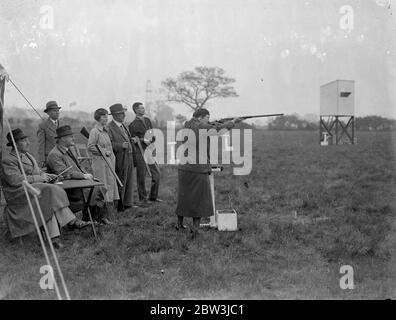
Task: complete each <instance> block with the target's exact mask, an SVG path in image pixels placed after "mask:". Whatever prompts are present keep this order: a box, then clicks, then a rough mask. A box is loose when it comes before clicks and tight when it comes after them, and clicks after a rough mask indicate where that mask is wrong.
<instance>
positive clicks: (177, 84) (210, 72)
mask: <svg viewBox="0 0 396 320" xmlns="http://www.w3.org/2000/svg"><path fill="white" fill-rule="evenodd" d="M234 82H235V79H233V78H229V77H226V76H225V71H224V70H223V69H221V68H218V67H196V68H195V71H185V72H182V73H181V74H180V75H179V76H178V77H177V78H176V79H173V78H168V79H166V80H165V81H163V82H162V86H163V87H164V88H165V89H166V91H167V93H168V101H172V102H178V103H184V104H186V105H187V106H189V107H190V108H191V109H193V110H198V109H201V108H203V107H204V105H205V104H206V103H207V102H208V101H209V100H211V99H215V98H229V97H238V94H237V93H236V91H235V89H234V87H233V86H231V85H230V84H231V83H234Z"/></svg>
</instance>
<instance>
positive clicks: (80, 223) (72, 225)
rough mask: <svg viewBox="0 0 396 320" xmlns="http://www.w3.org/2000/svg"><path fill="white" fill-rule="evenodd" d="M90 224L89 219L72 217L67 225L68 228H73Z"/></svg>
mask: <svg viewBox="0 0 396 320" xmlns="http://www.w3.org/2000/svg"><path fill="white" fill-rule="evenodd" d="M89 225H91V221H82V220H80V219H77V218H76V219H74V220H73V221H72V222H70V223H69V224H68V225H67V226H68V227H69V229H71V230H74V229H83V228H85V227H88V226H89Z"/></svg>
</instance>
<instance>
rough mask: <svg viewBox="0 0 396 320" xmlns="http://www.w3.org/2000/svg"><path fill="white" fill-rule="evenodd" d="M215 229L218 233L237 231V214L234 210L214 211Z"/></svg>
mask: <svg viewBox="0 0 396 320" xmlns="http://www.w3.org/2000/svg"><path fill="white" fill-rule="evenodd" d="M216 217H217V227H218V230H219V231H237V230H238V222H237V213H236V211H235V210H234V209H228V210H216Z"/></svg>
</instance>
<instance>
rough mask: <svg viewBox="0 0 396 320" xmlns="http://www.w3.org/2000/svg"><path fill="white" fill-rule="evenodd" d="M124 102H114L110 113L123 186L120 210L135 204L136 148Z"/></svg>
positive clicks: (116, 169) (117, 168) (112, 134)
mask: <svg viewBox="0 0 396 320" xmlns="http://www.w3.org/2000/svg"><path fill="white" fill-rule="evenodd" d="M126 110H127V109H125V108H124V106H123V105H122V104H119V103H118V104H114V105H112V106H111V107H110V115H111V116H112V117H113V120H112V121H111V122H110V123H109V124H108V133H109V136H110V140H111V143H112V146H113V151H114V154H115V157H116V165H115V171H116V173H117V175H118V177H119V178H120V180H121V182H122V184H123V185H124V187H123V188H119V193H120V200H119V201H118V211H124V210H125V209H128V208H130V207H132V206H133V189H132V187H133V152H134V148H133V145H132V141H135V139H133V138H132V137H131V134H130V133H129V130H128V129H127V127H126V126H125V124H124V121H125V111H126Z"/></svg>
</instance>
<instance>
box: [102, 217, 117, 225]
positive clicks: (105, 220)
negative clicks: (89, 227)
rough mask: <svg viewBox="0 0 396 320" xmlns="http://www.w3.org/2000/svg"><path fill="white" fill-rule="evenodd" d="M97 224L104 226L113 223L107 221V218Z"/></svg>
mask: <svg viewBox="0 0 396 320" xmlns="http://www.w3.org/2000/svg"><path fill="white" fill-rule="evenodd" d="M99 223H100V224H105V225H113V224H114V223H113V222H111V221H110V220H109V219H107V218H104V219H101V220H100V221H99Z"/></svg>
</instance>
